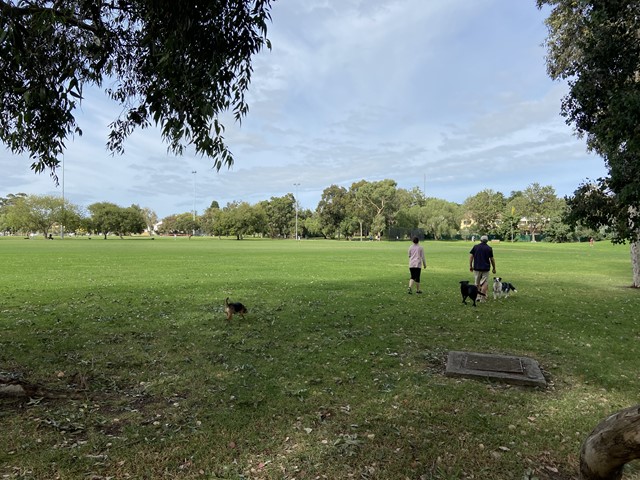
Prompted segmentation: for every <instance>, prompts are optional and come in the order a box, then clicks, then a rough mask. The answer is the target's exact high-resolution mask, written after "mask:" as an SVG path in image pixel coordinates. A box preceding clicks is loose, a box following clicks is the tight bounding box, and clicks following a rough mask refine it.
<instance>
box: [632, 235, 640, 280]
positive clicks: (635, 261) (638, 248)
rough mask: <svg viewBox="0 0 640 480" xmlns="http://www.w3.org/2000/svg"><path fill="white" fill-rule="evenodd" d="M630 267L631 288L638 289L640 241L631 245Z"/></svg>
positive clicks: (639, 278)
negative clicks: (631, 271)
mask: <svg viewBox="0 0 640 480" xmlns="http://www.w3.org/2000/svg"><path fill="white" fill-rule="evenodd" d="M631 266H632V268H633V287H634V288H640V240H636V241H635V242H632V243H631Z"/></svg>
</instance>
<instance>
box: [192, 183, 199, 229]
mask: <svg viewBox="0 0 640 480" xmlns="http://www.w3.org/2000/svg"><path fill="white" fill-rule="evenodd" d="M191 173H192V174H193V232H192V233H193V235H195V234H196V173H198V172H197V171H196V170H191Z"/></svg>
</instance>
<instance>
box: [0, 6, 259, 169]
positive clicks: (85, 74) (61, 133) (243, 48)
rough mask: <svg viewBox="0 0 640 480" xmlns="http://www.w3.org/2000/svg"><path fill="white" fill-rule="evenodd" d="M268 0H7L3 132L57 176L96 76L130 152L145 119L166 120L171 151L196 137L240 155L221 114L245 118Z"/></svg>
mask: <svg viewBox="0 0 640 480" xmlns="http://www.w3.org/2000/svg"><path fill="white" fill-rule="evenodd" d="M270 4H271V0H216V1H214V0H209V1H203V2H189V1H186V2H184V1H183V2H181V1H175V0H156V1H153V2H149V1H145V0H95V1H91V2H88V1H84V0H68V1H64V2H61V1H52V0H0V141H2V142H3V143H5V144H6V145H7V146H8V147H9V148H10V150H11V151H12V152H14V153H23V152H27V153H29V155H30V157H31V159H32V160H33V163H32V165H31V167H32V169H33V170H34V171H36V172H42V171H44V170H46V169H49V170H50V171H51V173H52V175H53V176H54V177H55V169H56V167H57V166H58V165H59V162H60V161H59V157H60V155H61V154H62V152H63V151H64V149H65V142H66V141H67V140H68V139H69V137H70V136H72V135H81V134H82V130H81V128H80V125H78V124H77V123H76V118H75V116H74V114H75V110H76V108H77V107H78V106H79V104H80V102H81V100H82V96H83V91H84V89H85V88H86V87H87V86H90V85H95V86H98V87H101V86H103V84H105V85H106V90H105V91H106V93H107V95H108V96H109V97H110V98H111V99H112V100H114V101H115V102H117V103H118V104H120V105H121V107H122V113H121V114H120V116H119V117H118V118H116V119H114V121H113V123H111V124H110V133H109V137H108V141H107V146H108V148H109V149H110V150H111V151H112V152H117V153H122V152H123V151H124V141H125V140H126V138H127V137H128V136H129V135H130V134H131V133H132V132H133V131H134V130H135V129H136V128H146V127H148V126H150V125H152V124H156V125H159V126H160V127H161V131H162V137H163V139H164V140H165V141H166V142H167V143H168V147H169V149H170V150H171V151H172V152H174V153H177V154H180V153H182V152H183V150H184V148H185V147H186V146H187V145H193V146H194V147H195V151H196V152H197V153H199V154H202V155H207V156H209V157H211V158H212V159H213V161H214V166H215V167H216V168H218V169H219V168H220V167H221V166H222V165H223V164H226V165H231V164H232V162H233V157H232V155H231V153H230V151H229V149H228V148H227V146H226V145H225V143H224V137H223V132H224V126H223V125H222V123H221V122H220V120H219V116H220V114H222V113H224V112H227V111H230V112H232V113H233V115H234V117H235V119H236V121H241V119H242V117H243V116H244V115H246V113H247V111H248V105H247V103H246V101H245V93H246V91H247V89H248V87H249V83H250V81H251V74H252V64H251V60H252V56H253V55H254V54H256V53H257V52H259V51H260V50H261V49H262V48H263V47H265V46H266V47H268V48H270V44H269V40H268V39H267V38H266V34H267V22H268V21H269V20H270V11H271V5H270Z"/></svg>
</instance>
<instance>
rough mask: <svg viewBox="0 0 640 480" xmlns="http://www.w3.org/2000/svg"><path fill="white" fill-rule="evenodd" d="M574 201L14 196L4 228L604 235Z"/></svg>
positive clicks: (549, 192) (498, 196) (337, 189)
mask: <svg viewBox="0 0 640 480" xmlns="http://www.w3.org/2000/svg"><path fill="white" fill-rule="evenodd" d="M568 213H569V212H568V209H567V202H566V200H565V199H562V198H558V197H557V196H556V193H555V190H554V189H553V187H551V186H541V185H539V184H537V183H533V184H531V185H529V186H528V187H527V188H526V189H524V190H522V191H513V192H511V193H510V194H509V196H505V195H504V194H503V193H501V192H496V191H493V190H490V189H485V190H482V191H481V192H478V193H476V194H475V195H473V196H470V197H468V198H467V199H466V200H465V201H464V203H462V204H458V203H454V202H449V201H446V200H442V199H439V198H433V197H426V196H424V194H423V192H422V191H421V190H420V189H419V188H417V187H416V188H413V189H411V190H406V189H403V188H398V186H397V184H396V182H395V181H394V180H389V179H387V180H381V181H377V182H368V181H365V180H361V181H359V182H355V183H353V184H352V185H351V187H350V188H348V189H347V188H345V187H341V186H337V185H331V186H330V187H327V188H325V189H324V191H323V192H322V196H321V198H320V201H319V202H318V205H317V207H316V209H315V210H310V209H301V208H299V205H298V204H297V202H296V198H295V197H294V195H293V194H292V193H288V194H286V195H284V196H282V197H271V198H270V199H269V200H263V201H260V202H258V203H256V204H254V205H251V204H249V203H247V202H242V201H234V202H229V203H227V204H226V205H225V206H224V207H220V205H219V204H218V202H216V201H213V202H212V203H211V205H210V206H209V207H208V208H207V209H206V210H205V211H204V212H203V213H202V214H201V215H195V213H194V212H185V213H179V214H174V215H169V216H167V217H165V218H163V219H161V221H158V220H159V219H158V217H157V215H156V214H155V212H153V210H151V209H149V208H141V207H140V206H138V205H131V206H130V207H121V206H118V205H116V204H114V203H110V202H99V203H94V204H92V205H89V206H88V207H87V208H86V210H83V209H82V208H80V207H79V206H77V205H74V204H72V203H71V202H69V201H68V200H63V199H62V198H60V197H57V196H51V195H26V194H23V193H18V194H9V195H7V196H6V197H0V231H2V232H4V233H5V234H13V235H20V234H24V235H26V234H33V233H39V234H42V235H44V236H48V235H49V234H50V233H51V232H55V233H56V234H57V233H58V231H60V232H66V233H67V234H93V235H102V236H103V237H104V238H107V236H108V235H118V236H120V237H123V236H125V235H132V234H140V233H143V232H145V231H146V232H149V234H160V235H175V234H180V235H192V234H193V233H196V232H197V233H198V234H201V235H210V236H219V237H223V236H225V237H226V236H232V237H235V238H237V239H238V240H241V239H243V238H245V237H247V236H260V237H269V238H295V235H296V233H297V235H298V236H299V237H304V238H310V237H322V238H332V239H352V238H359V239H362V238H376V239H385V238H389V239H405V238H407V237H409V236H410V235H413V234H415V232H420V234H421V235H422V236H423V237H425V238H428V239H434V240H441V239H454V238H463V239H469V238H472V237H473V236H478V235H481V234H487V235H490V236H491V237H492V238H496V239H502V240H510V241H516V240H519V239H521V238H522V236H526V237H525V238H527V239H531V240H536V239H537V238H540V237H541V236H542V237H543V238H544V239H545V240H546V241H553V242H566V241H573V240H579V239H581V238H588V237H601V236H603V235H605V234H606V231H605V230H602V231H599V232H596V231H594V230H590V229H588V228H584V227H581V226H580V225H579V224H578V225H572V224H571V223H570V222H568V221H566V219H567V218H568Z"/></svg>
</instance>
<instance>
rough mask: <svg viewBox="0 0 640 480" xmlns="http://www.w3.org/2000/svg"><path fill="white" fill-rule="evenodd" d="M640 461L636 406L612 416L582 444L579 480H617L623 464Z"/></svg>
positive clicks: (638, 408)
mask: <svg viewBox="0 0 640 480" xmlns="http://www.w3.org/2000/svg"><path fill="white" fill-rule="evenodd" d="M637 458H640V405H636V406H634V407H630V408H626V409H624V410H621V411H619V412H616V413H614V414H613V415H611V416H610V417H608V418H606V419H605V420H603V421H602V422H600V423H599V424H598V426H597V427H596V428H594V429H593V431H592V432H591V433H590V434H589V436H588V437H587V439H586V440H585V441H584V443H583V444H582V449H581V451H580V478H581V479H582V480H620V479H621V478H622V472H623V469H624V466H625V464H626V463H628V462H630V461H631V460H635V459H637Z"/></svg>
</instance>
